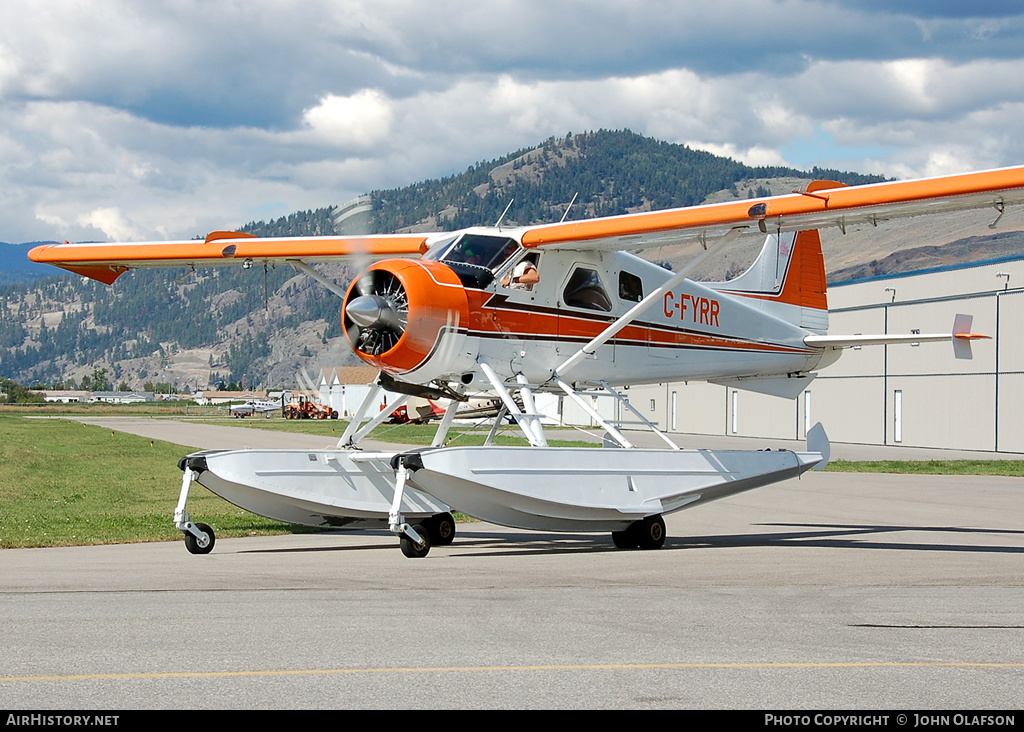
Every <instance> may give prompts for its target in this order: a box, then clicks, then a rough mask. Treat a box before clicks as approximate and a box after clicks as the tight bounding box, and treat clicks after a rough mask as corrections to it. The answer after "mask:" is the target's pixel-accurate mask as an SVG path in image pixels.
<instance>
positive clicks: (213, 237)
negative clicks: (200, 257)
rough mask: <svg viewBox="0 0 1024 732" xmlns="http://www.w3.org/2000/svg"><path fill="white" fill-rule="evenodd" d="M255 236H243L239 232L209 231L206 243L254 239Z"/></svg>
mask: <svg viewBox="0 0 1024 732" xmlns="http://www.w3.org/2000/svg"><path fill="white" fill-rule="evenodd" d="M256 238H258V237H257V236H256V235H255V234H243V233H242V232H241V231H211V232H210V233H209V234H207V235H206V243H207V244H209V243H210V242H213V241H217V240H219V239H256Z"/></svg>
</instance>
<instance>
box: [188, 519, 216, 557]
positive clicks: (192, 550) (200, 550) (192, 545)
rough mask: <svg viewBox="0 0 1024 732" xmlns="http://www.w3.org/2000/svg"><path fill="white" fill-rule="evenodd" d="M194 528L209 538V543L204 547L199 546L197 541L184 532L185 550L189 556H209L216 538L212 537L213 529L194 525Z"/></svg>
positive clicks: (203, 525) (202, 525) (204, 525)
mask: <svg viewBox="0 0 1024 732" xmlns="http://www.w3.org/2000/svg"><path fill="white" fill-rule="evenodd" d="M196 528H197V529H199V530H200V531H202V532H203V533H204V534H206V535H207V536H209V537H210V543H209V544H207V545H206V546H200V545H199V539H197V538H196V537H195V536H193V535H192V534H190V533H188V532H185V548H186V549H188V553H189V554H209V553H210V552H212V551H213V545H214V543H216V541H217V537H216V536H215V535H214V533H213V529H211V528H210V527H209V526H207V525H206V524H196Z"/></svg>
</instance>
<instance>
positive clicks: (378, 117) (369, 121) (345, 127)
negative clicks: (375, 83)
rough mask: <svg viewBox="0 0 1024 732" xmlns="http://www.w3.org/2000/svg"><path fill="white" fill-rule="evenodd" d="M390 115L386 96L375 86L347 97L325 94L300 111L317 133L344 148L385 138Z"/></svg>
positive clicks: (389, 134)
mask: <svg viewBox="0 0 1024 732" xmlns="http://www.w3.org/2000/svg"><path fill="white" fill-rule="evenodd" d="M391 118H392V114H391V107H390V105H389V102H388V100H387V99H385V97H384V95H383V94H381V93H380V92H379V91H377V90H375V89H364V90H362V91H360V92H358V93H356V94H353V95H351V96H347V97H339V96H335V95H334V94H328V95H327V96H326V97H324V98H323V99H322V100H321V101H320V103H319V104H318V105H316V106H315V107H313V108H311V109H308V110H306V113H305V114H304V115H303V120H304V121H305V123H306V124H307V125H309V127H310V128H311V129H312V130H313V133H314V134H315V135H316V136H318V137H320V138H322V139H323V140H324V141H325V142H326V143H327V144H329V145H333V146H337V147H343V148H344V147H355V148H369V147H371V146H372V145H375V144H379V143H381V142H383V141H384V140H387V139H388V138H389V137H390V136H391Z"/></svg>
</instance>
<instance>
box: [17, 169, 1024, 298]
mask: <svg viewBox="0 0 1024 732" xmlns="http://www.w3.org/2000/svg"><path fill="white" fill-rule="evenodd" d="M1020 203H1024V166H1020V167H1014V168H1003V169H1000V170H989V171H981V172H976V173H965V174H961V175H951V176H943V177H939V178H925V179H921V180H911V181H895V182H889V183H876V184H873V185H865V186H850V187H847V186H844V185H843V184H840V183H832V182H826V181H816V182H815V183H812V184H811V185H810V186H808V189H807V190H806V191H804V192H802V193H792V194H788V195H783V196H771V197H768V198H759V199H751V200H746V201H733V202H729V203H718V204H707V205H702V206H690V207H687V208H677V209H668V210H665V211H651V212H644V213H635V214H627V215H624V216H610V217H605V218H599V219H588V220H583V221H568V222H564V223H558V224H544V225H539V226H529V227H524V228H522V229H520V230H519V234H520V235H521V240H522V243H523V245H524V246H526V247H531V248H532V247H541V246H543V247H554V248H560V249H605V250H631V251H638V250H640V249H644V248H647V247H653V246H664V245H666V244H675V243H680V242H685V241H694V240H696V241H701V242H704V243H705V245H706V244H707V242H711V241H714V240H716V239H719V238H721V237H722V236H724V235H726V234H727V233H729V232H730V231H734V230H743V229H750V230H760V231H761V232H770V233H781V232H787V231H796V230H801V229H814V228H822V227H839V228H843V229H845V228H846V227H847V226H853V225H857V224H863V223H870V224H877V223H878V222H880V221H885V220H887V219H892V218H899V217H907V216H917V215H921V214H928V213H939V212H945V211H959V210H968V209H979V208H992V209H993V210H994V211H996V212H998V214H999V215H1001V214H1002V211H1003V209H1004V208H1005V207H1006V206H1010V205H1015V204H1020ZM430 236H431V235H430V234H423V233H420V234H388V235H369V236H345V237H295V238H257V237H253V236H251V235H248V234H240V233H237V232H214V233H212V234H210V235H209V236H207V237H206V240H205V241H198V240H195V241H175V242H150V243H138V244H103V243H101V244H68V243H65V244H55V245H46V246H40V247H36V248H35V249H33V250H32V251H31V252H29V259H31V260H32V261H33V262H42V263H47V264H53V265H55V266H57V267H61V268H63V269H66V270H68V271H71V272H75V273H77V274H81V275H84V276H86V277H91V278H93V279H96V280H99V281H101V282H104V283H106V284H111V283H113V281H114V280H115V279H117V277H118V276H120V275H121V274H122V273H123V272H125V271H127V270H128V269H131V268H133V267H168V266H184V267H196V266H205V267H209V266H218V265H229V264H240V263H244V262H246V261H251V262H291V263H298V264H300V265H305V264H308V263H309V262H328V261H336V260H345V259H357V258H360V257H362V258H372V259H377V258H383V257H401V256H416V255H419V254H423V253H424V252H425V251H426V250H427V245H428V241H429V239H430Z"/></svg>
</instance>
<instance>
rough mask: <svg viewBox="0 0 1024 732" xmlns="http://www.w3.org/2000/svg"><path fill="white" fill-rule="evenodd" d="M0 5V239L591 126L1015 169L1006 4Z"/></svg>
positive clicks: (261, 208)
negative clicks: (1, 9)
mask: <svg viewBox="0 0 1024 732" xmlns="http://www.w3.org/2000/svg"><path fill="white" fill-rule="evenodd" d="M965 9H966V10H965ZM5 10H7V12H6V13H5V22H4V24H3V25H2V26H0V239H7V240H16V241H17V240H29V239H41V238H102V237H110V238H121V237H132V238H135V237H143V238H160V237H163V236H172V237H181V236H194V235H196V234H203V233H205V232H206V231H207V230H210V229H214V228H226V227H231V226H236V225H239V224H243V223H245V222H247V221H249V220H252V219H254V218H267V217H271V216H279V215H285V214H287V213H290V212H292V211H295V210H298V209H305V208H311V207H317V206H325V205H331V204H334V203H339V202H341V201H345V200H347V199H349V198H351V197H352V196H354V195H357V194H359V193H362V192H366V191H368V190H372V189H378V188H389V187H394V186H400V185H404V184H408V183H411V182H415V181H417V180H421V179H423V178H427V177H435V176H441V175H448V174H451V173H455V172H459V171H461V170H465V168H466V167H467V166H468V165H471V164H473V163H476V162H478V161H481V160H486V159H490V158H494V157H497V156H499V155H502V154H504V153H506V152H508V151H511V150H514V149H518V148H521V147H525V146H531V145H535V144H537V143H539V142H541V141H543V140H544V139H546V138H547V137H549V136H552V135H556V136H561V135H564V134H565V133H567V132H570V131H572V132H582V131H586V130H590V129H598V128H605V129H618V128H627V127H628V128H630V129H632V130H634V131H636V132H640V133H642V134H647V135H650V136H653V137H657V138H659V139H664V140H668V141H671V142H679V143H686V144H690V145H692V146H694V147H703V148H706V149H709V150H711V151H713V152H717V153H719V154H726V155H729V156H731V157H734V158H737V159H740V160H742V161H744V162H748V163H751V164H784V163H791V164H796V165H799V166H801V167H810V166H811V165H822V166H830V167H840V168H847V169H856V170H861V171H864V172H881V173H885V174H887V175H899V176H916V175H927V174H931V173H933V172H937V173H941V172H954V171H956V170H965V169H971V168H980V167H996V166H1000V165H1009V164H1019V163H1022V162H1024V142H1022V140H1021V138H1020V136H1019V134H1018V133H1017V129H1018V126H1019V119H1020V114H1021V111H1024V58H1022V57H1024V13H1022V12H1021V11H1019V10H1018V9H1017V4H1015V3H1013V4H1011V3H1000V2H994V3H987V4H985V5H984V6H977V7H975V6H970V5H966V4H963V3H947V2H908V3H901V4H899V5H894V6H890V5H889V4H888V3H882V2H880V0H879V1H878V2H876V1H874V0H861V1H860V2H842V3H839V2H833V1H832V0H779V1H778V2H772V3H764V2H761V1H760V0H722V1H721V2H718V3H711V4H708V3H705V4H703V5H698V6H693V5H692V4H679V3H676V4H673V3H665V2H657V1H654V0H652V1H651V2H641V3H639V4H634V5H631V6H630V8H629V10H628V11H627V10H625V9H624V6H622V4H621V3H613V2H610V1H609V0H593V1H591V2H586V3H582V2H565V3H554V4H552V3H546V2H538V1H536V0H519V1H518V2H511V0H504V1H501V2H494V3H486V4H480V3H478V4H474V5H470V4H466V3H464V2H455V0H438V2H436V3H432V4H429V5H427V4H423V3H412V2H403V1H400V0H383V1H378V2H373V3H370V2H365V1H355V0H349V1H348V2H342V3H338V2H336V1H334V0H305V1H304V2H298V1H297V0H296V1H294V2H285V1H282V0H250V1H249V2H246V3H241V2H237V1H234V0H232V1H229V2H223V3H214V4H211V3H206V2H200V0H178V1H177V2H156V3H133V2H129V1H128V0H80V2H77V3H75V4H68V3H65V2H61V1H60V0H32V1H31V2H29V0H9V2H8V4H7V5H6V6H5ZM737 18H741V19H742V22H737V21H736V19H737Z"/></svg>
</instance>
